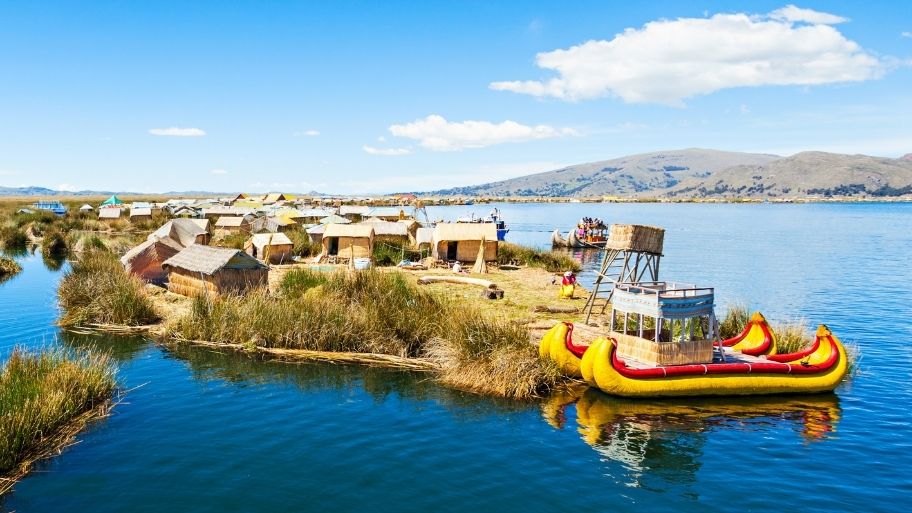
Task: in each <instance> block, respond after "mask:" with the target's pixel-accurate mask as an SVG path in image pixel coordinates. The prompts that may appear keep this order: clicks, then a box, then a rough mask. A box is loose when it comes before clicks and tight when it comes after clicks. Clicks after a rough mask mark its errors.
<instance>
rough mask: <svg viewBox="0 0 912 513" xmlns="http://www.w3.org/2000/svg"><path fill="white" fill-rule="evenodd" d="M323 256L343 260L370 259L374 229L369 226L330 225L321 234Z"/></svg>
mask: <svg viewBox="0 0 912 513" xmlns="http://www.w3.org/2000/svg"><path fill="white" fill-rule="evenodd" d="M322 243H323V254H324V255H329V256H340V257H343V258H370V257H371V255H372V254H373V251H374V228H373V226H372V225H370V224H330V225H327V226H326V230H325V231H324V232H323V239H322Z"/></svg>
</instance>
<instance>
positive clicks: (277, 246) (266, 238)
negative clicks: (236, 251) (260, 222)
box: [244, 233, 294, 264]
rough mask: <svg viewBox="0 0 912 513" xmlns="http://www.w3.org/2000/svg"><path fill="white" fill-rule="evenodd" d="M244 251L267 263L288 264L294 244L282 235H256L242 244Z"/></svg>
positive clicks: (292, 253)
mask: <svg viewBox="0 0 912 513" xmlns="http://www.w3.org/2000/svg"><path fill="white" fill-rule="evenodd" d="M244 251H246V252H247V254H248V255H250V256H252V257H253V258H257V259H259V260H262V261H264V262H267V263H273V264H280V263H286V264H287V263H290V262H291V258H292V256H293V255H294V243H293V242H291V239H289V238H288V236H287V235H285V234H284V233H258V234H256V235H254V236H253V237H250V239H248V240H247V242H246V243H245V244H244Z"/></svg>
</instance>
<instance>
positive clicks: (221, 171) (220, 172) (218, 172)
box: [209, 169, 228, 175]
mask: <svg viewBox="0 0 912 513" xmlns="http://www.w3.org/2000/svg"><path fill="white" fill-rule="evenodd" d="M209 172H210V173H212V174H214V175H227V174H228V171H227V170H225V169H213V170H211V171H209Z"/></svg>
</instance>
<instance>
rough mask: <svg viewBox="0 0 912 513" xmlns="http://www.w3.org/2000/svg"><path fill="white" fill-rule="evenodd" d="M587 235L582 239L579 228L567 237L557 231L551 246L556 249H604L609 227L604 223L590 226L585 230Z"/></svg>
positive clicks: (552, 236) (552, 235)
mask: <svg viewBox="0 0 912 513" xmlns="http://www.w3.org/2000/svg"><path fill="white" fill-rule="evenodd" d="M583 230H584V231H585V233H586V235H584V236H582V237H580V235H579V227H577V228H574V229H573V230H570V231H569V232H567V236H566V237H564V236H562V235H561V233H560V230H557V229H555V230H554V232H553V233H552V234H551V245H552V246H553V247H556V248H604V247H605V244H606V243H607V242H608V236H607V232H608V227H607V226H605V224H604V223H598V224H590V225H588V226H587V227H585V228H583Z"/></svg>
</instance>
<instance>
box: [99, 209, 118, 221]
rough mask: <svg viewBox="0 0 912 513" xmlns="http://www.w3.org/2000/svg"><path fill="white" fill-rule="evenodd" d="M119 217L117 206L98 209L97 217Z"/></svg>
mask: <svg viewBox="0 0 912 513" xmlns="http://www.w3.org/2000/svg"><path fill="white" fill-rule="evenodd" d="M119 217H120V209H119V208H113V207H108V208H100V209H98V219H117V218H119Z"/></svg>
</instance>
